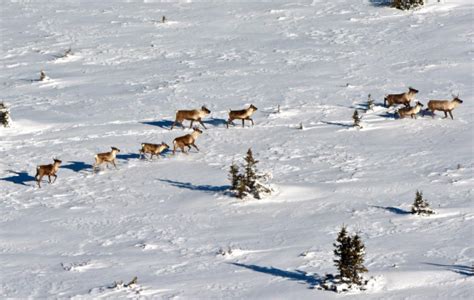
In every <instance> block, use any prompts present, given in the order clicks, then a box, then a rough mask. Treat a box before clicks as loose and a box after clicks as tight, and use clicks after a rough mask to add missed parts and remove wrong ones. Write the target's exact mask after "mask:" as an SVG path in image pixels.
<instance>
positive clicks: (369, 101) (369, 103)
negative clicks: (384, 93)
mask: <svg viewBox="0 0 474 300" xmlns="http://www.w3.org/2000/svg"><path fill="white" fill-rule="evenodd" d="M373 109H374V99H372V96H371V95H370V94H369V96H368V97H367V110H373Z"/></svg>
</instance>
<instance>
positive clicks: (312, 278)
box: [230, 263, 322, 289]
mask: <svg viewBox="0 0 474 300" xmlns="http://www.w3.org/2000/svg"><path fill="white" fill-rule="evenodd" d="M230 264H232V265H234V266H238V267H242V268H246V269H250V270H252V271H255V272H260V273H264V274H268V275H272V276H277V277H282V278H286V279H290V280H294V281H298V282H300V283H307V284H309V288H310V289H312V288H314V287H315V286H317V285H319V284H321V282H322V278H321V277H320V276H319V275H317V274H313V275H309V274H308V273H307V272H305V271H300V270H295V271H285V270H281V269H277V268H274V267H261V266H257V265H246V264H241V263H230Z"/></svg>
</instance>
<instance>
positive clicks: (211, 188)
mask: <svg viewBox="0 0 474 300" xmlns="http://www.w3.org/2000/svg"><path fill="white" fill-rule="evenodd" d="M158 180H159V181H162V182H166V183H169V184H171V185H172V186H175V187H178V188H181V189H187V190H192V191H203V192H208V193H222V192H225V191H227V190H229V188H230V186H229V185H194V184H192V183H190V182H180V181H175V180H169V179H158Z"/></svg>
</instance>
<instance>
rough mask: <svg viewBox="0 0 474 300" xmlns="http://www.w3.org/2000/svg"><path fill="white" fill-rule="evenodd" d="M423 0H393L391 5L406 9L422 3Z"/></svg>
mask: <svg viewBox="0 0 474 300" xmlns="http://www.w3.org/2000/svg"><path fill="white" fill-rule="evenodd" d="M424 2H425V1H424V0H393V3H392V6H393V7H395V8H398V9H401V10H407V9H412V8H416V7H418V6H422V5H424V4H425V3H424Z"/></svg>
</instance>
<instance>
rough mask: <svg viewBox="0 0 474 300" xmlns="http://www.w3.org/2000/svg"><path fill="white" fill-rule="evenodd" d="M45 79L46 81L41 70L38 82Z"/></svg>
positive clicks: (44, 74)
mask: <svg viewBox="0 0 474 300" xmlns="http://www.w3.org/2000/svg"><path fill="white" fill-rule="evenodd" d="M45 79H46V73H45V72H44V71H43V70H41V72H40V78H39V80H40V81H43V80H45Z"/></svg>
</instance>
